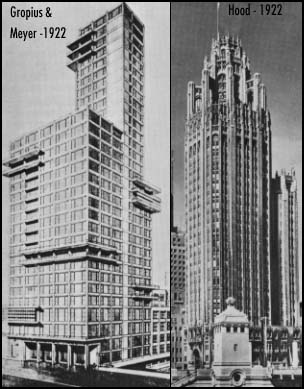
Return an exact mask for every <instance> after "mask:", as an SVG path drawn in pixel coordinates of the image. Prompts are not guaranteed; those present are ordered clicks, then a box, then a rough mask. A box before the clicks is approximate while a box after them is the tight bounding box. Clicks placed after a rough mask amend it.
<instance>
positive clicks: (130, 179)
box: [4, 3, 160, 367]
mask: <svg viewBox="0 0 304 389" xmlns="http://www.w3.org/2000/svg"><path fill="white" fill-rule="evenodd" d="M143 42H144V26H143V24H142V23H141V22H140V20H139V19H138V18H137V17H136V16H135V15H134V14H133V12H132V11H131V10H130V9H129V8H128V6H127V5H126V4H125V3H123V4H121V5H119V6H118V7H116V8H115V9H114V10H112V11H110V12H107V13H106V14H105V15H103V16H102V17H100V18H98V19H97V20H95V21H94V22H92V23H90V24H89V25H87V26H86V27H85V28H83V29H81V30H80V35H79V37H78V38H77V39H76V40H75V41H74V42H73V43H71V44H69V45H68V48H69V50H70V51H71V53H70V54H69V55H68V57H69V59H70V63H69V65H68V66H69V67H70V68H71V69H72V70H73V71H74V72H75V76H76V77H75V83H76V109H77V111H76V112H75V113H73V114H71V115H68V116H66V117H64V118H62V119H60V120H56V121H54V122H52V123H51V124H49V125H48V126H46V127H44V128H41V129H39V130H37V131H34V132H32V133H30V134H28V135H26V136H22V137H21V138H20V139H18V140H16V141H15V142H12V143H11V146H10V157H9V159H8V160H7V161H5V162H4V165H6V167H7V168H8V169H7V171H6V172H5V173H4V175H5V176H7V177H9V178H10V214H11V240H10V304H9V312H8V321H9V326H10V333H9V339H10V350H11V357H13V358H14V357H16V358H19V359H21V360H34V361H37V362H42V361H43V362H45V363H50V364H52V365H56V364H61V365H63V366H67V367H70V366H78V365H80V366H81V365H82V366H85V367H88V366H89V365H90V364H93V363H96V364H97V365H98V364H101V363H104V362H110V361H112V362H114V361H118V360H123V359H127V358H133V357H139V356H143V355H149V354H150V353H151V347H152V339H151V333H152V328H151V301H152V300H153V297H152V296H151V291H152V290H153V289H154V288H155V287H154V286H153V285H152V284H151V278H152V275H151V267H152V254H151V246H152V245H151V233H152V232H151V216H152V213H154V212H159V211H160V199H159V198H158V197H156V194H157V193H159V190H158V189H157V188H156V187H154V186H153V185H150V184H148V183H147V182H146V181H145V180H144V177H143V160H144V128H143V120H144V119H143V115H144V104H143V99H144V97H143V96H144V95H143V81H144V47H143V45H144V43H143ZM113 123H114V124H113Z"/></svg>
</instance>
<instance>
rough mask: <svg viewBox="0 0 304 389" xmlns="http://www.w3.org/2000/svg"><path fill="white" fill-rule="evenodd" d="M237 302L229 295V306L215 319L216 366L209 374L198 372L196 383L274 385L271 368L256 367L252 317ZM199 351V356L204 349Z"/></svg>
mask: <svg viewBox="0 0 304 389" xmlns="http://www.w3.org/2000/svg"><path fill="white" fill-rule="evenodd" d="M234 303H235V299H234V298H228V299H227V305H228V306H227V308H226V309H225V310H224V311H223V312H221V313H220V314H219V315H217V316H216V317H215V319H214V325H213V329H212V342H213V347H212V350H213V363H212V368H211V370H210V373H209V375H208V374H206V373H207V371H205V374H204V375H205V377H204V376H203V375H202V374H200V373H199V374H198V379H197V380H196V381H195V386H200V387H208V388H210V387H214V386H216V387H225V388H227V387H230V386H239V387H241V386H246V387H247V386H248V387H251V388H257V387H273V386H274V385H273V384H272V382H271V374H270V371H269V369H268V368H267V367H265V366H264V367H262V366H258V367H257V366H255V367H252V364H251V344H250V340H249V321H248V317H247V315H245V314H244V313H243V312H241V311H239V310H238V309H236V308H235V307H234ZM196 353H197V355H199V353H200V350H199V349H196ZM210 381H211V382H210ZM190 386H191V385H190Z"/></svg>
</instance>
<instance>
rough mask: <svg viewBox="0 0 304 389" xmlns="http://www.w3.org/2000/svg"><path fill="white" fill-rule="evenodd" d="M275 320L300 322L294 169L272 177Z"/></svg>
mask: <svg viewBox="0 0 304 389" xmlns="http://www.w3.org/2000/svg"><path fill="white" fill-rule="evenodd" d="M271 236H272V255H271V274H272V286H273V287H272V303H273V307H272V322H273V324H277V325H283V326H296V325H298V319H299V317H298V315H299V308H298V305H299V268H298V203H297V182H296V177H295V172H294V171H291V173H286V172H285V171H284V170H283V171H282V172H281V174H280V175H279V174H278V173H276V176H275V178H273V179H272V218H271Z"/></svg>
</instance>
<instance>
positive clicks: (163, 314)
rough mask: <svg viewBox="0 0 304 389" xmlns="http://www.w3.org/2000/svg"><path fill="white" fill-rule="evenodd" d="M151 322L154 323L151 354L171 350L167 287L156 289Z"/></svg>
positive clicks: (153, 293)
mask: <svg viewBox="0 0 304 389" xmlns="http://www.w3.org/2000/svg"><path fill="white" fill-rule="evenodd" d="M151 296H152V297H153V302H152V313H151V324H152V342H151V343H152V347H151V349H152V350H151V355H156V354H164V353H169V352H170V306H169V296H168V291H167V290H166V289H158V290H154V291H153V292H152V294H151Z"/></svg>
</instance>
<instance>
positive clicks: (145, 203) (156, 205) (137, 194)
mask: <svg viewBox="0 0 304 389" xmlns="http://www.w3.org/2000/svg"><path fill="white" fill-rule="evenodd" d="M132 202H133V204H134V205H135V206H136V207H138V208H141V209H144V210H145V211H147V212H151V213H155V212H160V210H161V208H160V203H161V200H160V199H159V198H158V197H156V196H151V195H148V194H146V193H145V192H143V191H141V190H137V189H135V190H133V197H132Z"/></svg>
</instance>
